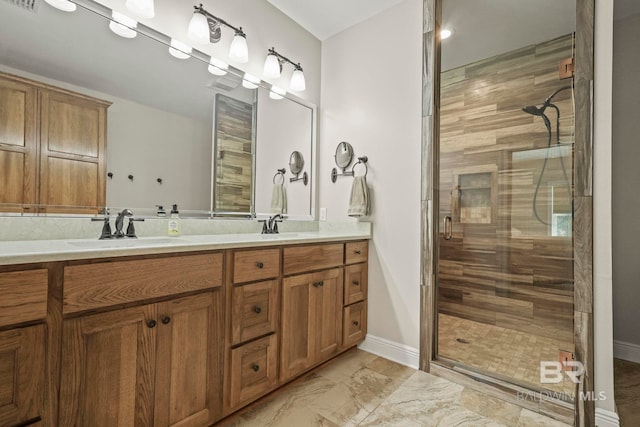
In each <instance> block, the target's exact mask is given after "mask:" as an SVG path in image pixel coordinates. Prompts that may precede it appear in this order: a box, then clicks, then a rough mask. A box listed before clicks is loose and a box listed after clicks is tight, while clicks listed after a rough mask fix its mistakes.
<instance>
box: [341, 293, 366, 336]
mask: <svg viewBox="0 0 640 427" xmlns="http://www.w3.org/2000/svg"><path fill="white" fill-rule="evenodd" d="M343 319H344V324H343V325H342V326H343V327H342V346H343V347H349V346H352V345H354V344H357V343H359V342H360V341H362V340H364V337H365V335H367V302H366V301H363V302H359V303H357V304H353V305H350V306H347V307H345V308H344V317H343Z"/></svg>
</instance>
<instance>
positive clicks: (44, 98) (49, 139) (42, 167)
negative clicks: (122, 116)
mask: <svg viewBox="0 0 640 427" xmlns="http://www.w3.org/2000/svg"><path fill="white" fill-rule="evenodd" d="M109 105H111V104H110V103H109V102H107V101H102V100H99V99H95V98H91V97H88V96H85V95H82V94H79V93H74V92H71V91H67V90H64V89H60V88H56V87H54V86H50V85H46V84H44V83H40V82H37V81H33V80H29V79H25V78H22V77H18V76H13V75H10V74H4V73H0V204H15V205H17V206H2V207H0V208H1V209H2V210H3V211H13V210H16V209H17V210H19V211H23V210H24V211H27V212H28V211H30V210H32V209H33V207H25V208H20V207H19V205H23V204H26V205H32V204H40V205H58V206H62V205H64V206H67V208H55V207H48V208H43V210H45V211H47V212H71V213H73V212H96V211H97V209H98V208H100V207H102V206H104V205H105V201H106V186H105V180H106V139H107V108H108V107H109Z"/></svg>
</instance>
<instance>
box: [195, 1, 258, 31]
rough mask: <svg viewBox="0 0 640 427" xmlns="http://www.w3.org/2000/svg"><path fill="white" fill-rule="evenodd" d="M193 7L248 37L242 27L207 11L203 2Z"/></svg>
mask: <svg viewBox="0 0 640 427" xmlns="http://www.w3.org/2000/svg"><path fill="white" fill-rule="evenodd" d="M193 8H194V9H195V10H196V12H198V13H201V14H203V15H204V16H206V17H207V18H210V19H213V20H214V21H216V22H218V23H219V24H222V25H224V26H226V27H229V28H231V29H232V30H233V31H235V32H236V35H239V36H242V37H246V36H247V35H246V34H245V33H244V31H242V27H234V26H233V25H231V24H229V23H228V22H227V21H225V20H224V19H222V18H218V17H217V16H215V15H214V14H212V13H210V12H209V11H207V10H206V9H205V8H204V7H202V3H200V5H199V6H193Z"/></svg>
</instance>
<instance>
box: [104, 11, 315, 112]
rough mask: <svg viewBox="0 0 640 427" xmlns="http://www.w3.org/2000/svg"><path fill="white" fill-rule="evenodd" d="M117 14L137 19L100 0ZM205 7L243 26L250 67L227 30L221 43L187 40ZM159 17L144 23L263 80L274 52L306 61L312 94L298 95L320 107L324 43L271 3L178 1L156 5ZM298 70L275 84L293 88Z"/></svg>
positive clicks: (289, 69)
mask: <svg viewBox="0 0 640 427" xmlns="http://www.w3.org/2000/svg"><path fill="white" fill-rule="evenodd" d="M96 1H97V2H98V3H101V4H103V5H105V6H107V7H109V8H111V9H113V10H117V11H120V12H122V13H125V14H127V15H131V12H129V11H128V10H127V9H126V8H125V6H124V4H125V2H124V1H123V0H96ZM197 3H202V4H203V7H204V8H205V9H206V10H208V11H209V12H210V13H212V14H214V15H216V16H218V17H219V18H221V19H224V20H225V21H227V22H229V23H230V24H231V25H234V26H236V27H238V26H241V27H242V28H243V30H244V32H245V33H246V34H247V45H248V47H249V62H248V63H247V64H237V63H233V62H230V61H229V58H228V52H229V45H230V44H231V40H232V39H233V31H232V30H230V29H228V28H225V29H223V31H222V39H221V40H220V42H219V43H217V44H209V45H207V46H203V45H194V44H193V42H191V41H190V40H189V38H188V37H187V28H188V26H189V21H190V19H191V15H192V14H193V5H194V4H197ZM155 5H156V6H155V12H156V16H155V17H154V18H152V19H140V22H141V23H143V24H144V25H147V26H149V27H151V28H153V29H155V30H157V31H160V32H161V33H164V34H166V35H168V36H169V37H174V38H177V39H179V40H181V41H183V42H185V43H190V44H191V45H192V46H193V47H194V48H196V49H198V50H200V51H202V52H204V53H206V54H208V55H212V56H215V57H217V58H219V59H221V60H223V61H225V62H230V63H231V65H233V66H236V67H237V68H240V69H241V70H243V71H247V72H249V73H251V74H253V75H255V76H258V77H261V78H262V69H263V66H264V60H265V58H266V57H267V51H268V49H269V48H271V47H275V48H276V50H277V51H278V52H279V53H281V54H282V55H284V56H287V57H289V58H290V59H291V60H293V61H295V62H300V63H301V65H302V67H303V69H304V73H305V78H306V82H307V90H306V91H305V92H299V93H297V95H298V96H300V97H301V98H303V99H305V100H308V101H309V102H312V103H314V104H316V105H318V104H320V41H319V40H318V39H317V38H316V37H315V36H313V35H312V34H311V33H309V32H308V31H306V30H305V29H304V28H302V27H301V26H300V25H298V24H297V23H295V22H294V21H293V20H291V19H290V18H289V17H287V16H286V15H285V14H284V13H282V12H281V11H280V10H278V9H277V8H276V7H274V6H272V5H271V4H270V3H269V2H267V1H266V0H243V1H237V0H198V1H193V2H188V1H176V0H155ZM292 72H293V67H292V66H290V65H288V66H285V68H284V70H283V73H282V77H281V78H280V79H278V80H276V81H270V83H275V84H276V85H277V86H280V87H282V88H284V89H285V90H288V89H289V79H290V77H291V73H292Z"/></svg>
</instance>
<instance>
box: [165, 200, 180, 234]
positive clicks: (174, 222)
mask: <svg viewBox="0 0 640 427" xmlns="http://www.w3.org/2000/svg"><path fill="white" fill-rule="evenodd" d="M178 214H179V212H178V205H173V209H171V218H169V227H168V230H167V233H168V234H169V236H179V235H180V217H179V216H178Z"/></svg>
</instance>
